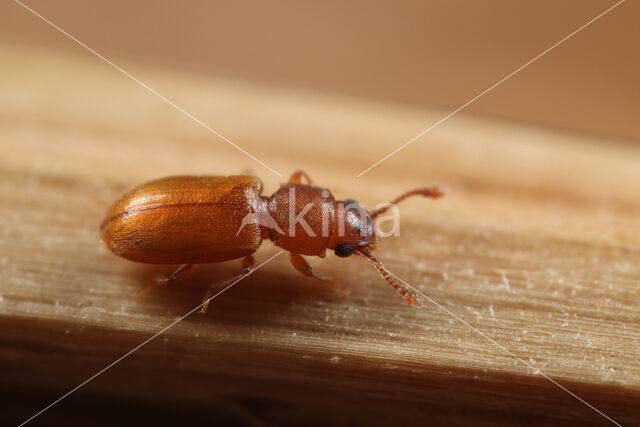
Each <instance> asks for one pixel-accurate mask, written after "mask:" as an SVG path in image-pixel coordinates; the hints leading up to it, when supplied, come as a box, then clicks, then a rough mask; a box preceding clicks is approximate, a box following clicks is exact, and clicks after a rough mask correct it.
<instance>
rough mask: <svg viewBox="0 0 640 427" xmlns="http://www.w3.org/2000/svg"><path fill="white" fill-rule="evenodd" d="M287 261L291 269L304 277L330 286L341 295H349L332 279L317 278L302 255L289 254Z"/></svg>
mask: <svg viewBox="0 0 640 427" xmlns="http://www.w3.org/2000/svg"><path fill="white" fill-rule="evenodd" d="M289 261H291V265H293V267H294V268H295V269H296V270H298V271H299V272H300V273H302V274H304V275H305V276H307V277H313V278H314V279H317V280H321V281H323V282H325V283H327V284H328V285H329V286H331V287H332V288H333V289H335V290H336V291H338V292H340V293H341V294H342V295H348V294H349V292H348V291H347V290H346V289H344V288H342V287H341V286H339V285H338V284H337V283H336V282H334V281H333V280H332V279H329V278H328V277H323V276H317V275H316V274H315V273H314V272H313V270H312V269H311V266H310V265H309V263H308V262H307V260H306V259H304V258H303V257H302V255H300V254H295V253H293V252H289Z"/></svg>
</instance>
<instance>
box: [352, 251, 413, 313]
mask: <svg viewBox="0 0 640 427" xmlns="http://www.w3.org/2000/svg"><path fill="white" fill-rule="evenodd" d="M357 252H358V253H359V254H360V255H362V256H363V257H365V258H367V259H368V260H369V262H371V264H373V265H374V267H375V268H376V269H377V270H378V272H380V274H381V275H382V277H384V280H386V281H387V282H388V283H389V284H390V285H391V286H393V289H395V290H396V291H398V293H399V294H400V296H401V297H402V298H404V299H405V301H407V302H408V303H409V304H412V305H420V301H419V300H418V296H417V295H416V293H415V292H413V291H412V290H410V289H408V288H407V287H405V286H403V285H401V284H400V283H398V282H397V281H396V280H395V279H394V278H393V277H391V274H390V273H389V272H388V271H387V269H386V268H384V265H382V263H381V262H380V261H379V260H378V258H376V257H375V256H373V254H372V253H371V251H370V250H369V249H366V248H362V249H358V251H357Z"/></svg>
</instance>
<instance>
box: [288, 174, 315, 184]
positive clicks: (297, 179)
mask: <svg viewBox="0 0 640 427" xmlns="http://www.w3.org/2000/svg"><path fill="white" fill-rule="evenodd" d="M302 178H304V179H305V180H306V181H307V184H308V185H311V178H309V175H307V173H306V172H305V171H301V170H297V171H295V172H294V173H293V174H292V175H291V178H289V184H302Z"/></svg>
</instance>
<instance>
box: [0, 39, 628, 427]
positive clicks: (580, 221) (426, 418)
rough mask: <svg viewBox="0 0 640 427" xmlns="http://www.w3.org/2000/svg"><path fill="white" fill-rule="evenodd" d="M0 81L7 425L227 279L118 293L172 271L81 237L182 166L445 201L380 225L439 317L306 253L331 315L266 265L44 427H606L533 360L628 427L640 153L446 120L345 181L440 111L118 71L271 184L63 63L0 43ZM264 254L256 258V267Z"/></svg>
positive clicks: (213, 272)
mask: <svg viewBox="0 0 640 427" xmlns="http://www.w3.org/2000/svg"><path fill="white" fill-rule="evenodd" d="M0 63H2V64H3V65H2V67H0V200H2V203H1V204H0V324H1V325H0V366H2V373H1V374H0V385H1V386H2V387H3V388H4V389H5V390H6V392H3V399H2V400H3V402H2V405H3V407H2V408H0V409H2V411H0V412H1V413H2V415H1V416H2V417H3V418H7V419H6V420H2V421H3V422H2V424H3V425H9V424H18V423H20V422H21V421H23V420H25V419H27V418H28V417H30V416H31V415H33V414H34V413H35V412H36V411H38V410H40V409H42V408H43V407H45V406H46V405H47V404H49V403H51V402H52V401H53V400H55V399H56V398H58V397H59V396H61V395H62V394H63V393H66V392H67V391H69V390H71V389H72V388H73V387H75V386H76V385H78V384H80V383H81V382H83V381H84V380H86V379H87V378H89V377H91V376H92V375H94V374H95V373H96V372H98V371H100V370H101V369H103V368H104V367H106V366H107V365H108V364H110V363H111V362H113V361H114V360H116V359H118V358H119V357H121V356H122V355H124V354H125V353H127V352H128V351H129V350H131V349H132V348H134V347H135V346H137V345H138V344H140V343H142V342H144V341H145V340H147V339H148V338H150V337H151V336H153V335H154V334H155V333H157V332H158V331H160V330H162V329H163V328H165V327H166V326H168V325H170V324H171V323H172V322H174V321H175V320H177V319H178V318H180V317H181V316H183V315H184V314H186V313H188V312H189V311H190V310H192V309H193V308H195V307H196V306H197V305H198V304H199V303H200V302H201V298H202V296H203V293H204V291H205V289H206V288H207V287H208V286H209V284H211V283H213V282H216V281H219V280H222V279H225V278H228V277H230V276H232V275H234V274H236V273H237V272H239V269H240V266H239V262H236V261H232V262H227V263H223V264H216V265H208V266H202V267H200V268H199V269H198V270H197V272H196V274H195V275H194V276H193V277H192V278H190V279H189V280H187V281H186V283H182V284H179V285H172V286H168V287H161V288H156V289H153V290H151V291H149V292H147V293H145V294H143V295H142V296H140V297H139V298H134V297H133V296H132V294H133V293H134V292H135V291H136V290H137V289H138V288H139V287H140V286H141V285H142V284H143V283H144V282H145V281H146V280H147V279H149V278H150V277H154V276H156V275H167V274H169V273H170V272H171V270H172V267H170V266H162V267H154V266H148V265H140V264H135V263H131V262H128V261H126V260H123V259H120V258H118V257H116V256H114V255H113V254H111V253H110V252H108V251H107V249H106V248H104V247H103V245H102V243H101V242H100V238H99V232H98V226H99V224H100V221H101V220H102V217H103V214H104V212H105V211H106V208H107V206H108V205H109V204H110V203H111V202H112V201H113V200H115V198H117V197H118V196H119V195H120V194H121V193H122V192H123V191H125V190H126V189H128V188H131V187H133V186H135V185H137V184H140V183H141V182H144V181H146V180H150V179H153V178H158V177H162V176H166V175H172V174H185V173H188V174H213V175H230V174H238V173H252V174H255V175H257V176H259V177H261V179H262V180H263V182H264V185H265V193H266V194H270V193H272V192H274V191H275V190H276V189H277V187H278V185H279V184H280V183H282V182H284V181H285V180H286V179H287V177H288V175H289V174H290V173H291V172H293V171H294V170H295V169H304V170H305V171H307V172H308V173H309V174H310V175H311V177H312V178H313V179H314V180H315V182H316V183H317V184H318V185H320V186H326V187H328V188H329V189H331V190H332V192H333V193H334V195H335V196H336V197H337V198H355V199H357V200H358V201H359V202H361V203H362V204H363V205H365V206H368V207H370V208H373V207H375V205H376V204H378V203H382V202H384V201H386V200H389V199H391V198H392V197H394V196H396V195H398V194H399V193H401V192H402V191H404V190H407V189H411V188H414V187H418V186H425V185H432V184H439V185H442V186H443V187H444V188H445V189H446V193H447V194H446V196H445V197H444V198H443V199H440V200H437V201H434V200H427V199H420V198H415V199H411V200H410V201H407V202H405V203H404V204H403V205H401V206H400V208H401V229H400V236H398V237H389V238H385V239H383V240H382V241H381V246H380V249H379V250H378V251H377V252H376V253H377V255H378V256H379V257H380V258H381V259H382V260H383V262H384V263H385V265H386V266H387V267H388V268H389V269H390V270H391V271H392V272H393V273H394V274H396V275H397V276H399V277H400V278H402V279H403V280H405V281H406V282H408V283H409V284H412V285H413V286H415V287H416V288H417V289H419V290H420V291H421V292H422V293H424V294H425V295H427V296H428V297H429V298H431V299H432V300H433V301H435V302H437V304H439V305H440V307H438V306H436V305H434V304H433V303H431V302H430V301H428V300H424V304H423V305H422V306H420V307H418V308H415V307H411V306H410V305H408V304H407V303H405V302H404V301H403V300H401V299H400V298H399V297H398V296H397V295H396V293H395V292H394V291H393V290H392V289H391V288H390V287H389V285H387V284H386V283H385V282H384V280H383V279H382V278H381V277H380V276H379V275H378V273H377V272H376V271H375V269H374V268H373V267H372V266H371V265H369V264H368V263H367V261H366V260H365V259H362V258H359V257H351V258H347V259H341V258H337V257H335V256H333V255H332V254H329V255H328V256H327V257H326V258H325V259H309V261H310V263H311V264H312V266H313V267H314V269H315V271H316V273H318V274H321V275H326V276H331V277H333V278H334V279H335V280H336V281H337V282H338V283H339V284H340V285H342V286H343V287H345V288H347V289H349V290H350V292H351V293H350V295H348V296H343V295H341V294H338V293H336V292H335V291H334V290H332V289H330V288H327V287H325V286H322V284H320V283H318V282H316V281H314V280H311V279H307V278H305V277H303V276H302V275H300V274H299V273H298V272H296V271H295V270H294V269H293V268H292V267H291V266H290V265H289V263H288V260H287V257H286V256H285V255H281V256H279V257H276V258H275V259H274V260H273V261H271V262H269V263H267V264H266V265H265V266H264V267H262V268H260V269H259V270H257V271H256V272H255V273H254V274H253V275H252V276H250V277H249V278H247V279H245V280H243V281H242V282H240V283H239V284H238V285H236V286H235V287H233V288H231V289H230V290H228V291H227V292H225V293H224V294H222V295H220V296H219V297H218V298H216V299H215V300H214V301H213V303H212V305H211V306H210V308H209V312H208V313H207V314H206V315H204V316H202V315H199V314H197V313H194V314H191V315H189V316H188V317H186V318H185V319H184V320H182V321H180V322H178V323H177V324H175V326H173V327H171V328H170V329H168V330H167V331H165V332H164V333H162V334H161V335H160V336H158V337H157V338H155V339H154V340H152V341H150V342H149V343H148V344H146V345H145V346H143V347H142V348H140V349H139V350H137V351H136V352H134V353H133V354H132V355H131V356H129V357H127V358H126V359H124V360H123V361H121V362H120V363H118V364H116V365H115V366H113V367H112V368H111V369H109V370H108V371H106V372H104V373H103V374H102V375H100V376H99V377H97V378H96V379H95V380H93V381H91V382H89V383H88V384H86V385H85V386H84V387H82V388H81V389H79V390H77V391H76V392H75V393H74V394H72V395H71V396H70V397H69V398H67V399H64V400H62V401H61V402H60V403H58V404H57V405H56V406H54V407H53V408H52V409H51V410H49V411H47V412H45V413H43V414H42V415H40V416H39V417H38V418H37V419H36V420H38V422H40V423H41V424H40V425H48V424H53V423H55V422H57V421H66V422H68V421H70V420H71V421H73V420H76V421H87V420H91V422H92V423H96V424H98V425H99V424H100V423H101V422H102V423H104V424H108V423H118V424H128V423H133V422H135V421H136V420H146V421H154V420H155V422H156V423H158V424H162V423H163V422H169V420H171V419H172V418H171V417H172V416H174V415H175V413H173V412H171V411H173V410H174V409H175V410H176V411H177V414H179V415H175V416H177V417H178V418H179V419H180V420H181V421H189V420H196V419H197V420H199V421H204V422H205V423H206V424H214V425H215V424H219V425H222V424H240V425H243V424H248V425H251V424H261V423H265V424H295V423H308V424H316V425H318V424H329V423H332V424H339V425H344V424H352V425H353V424H374V425H375V424H386V423H394V424H396V423H408V424H426V423H428V422H432V423H447V424H468V423H470V422H473V423H475V424H478V425H493V424H511V425H513V424H528V425H531V424H547V425H548V424H555V423H562V424H569V425H573V424H575V425H606V424H607V423H609V421H608V420H607V419H606V418H605V417H603V416H602V415H600V414H598V413H597V412H596V411H594V410H593V409H591V408H589V407H588V406H587V405H585V404H584V403H582V402H581V401H579V400H578V399H576V398H575V397H573V396H571V395H570V394H569V393H567V392H566V391H564V390H562V389H561V388H559V387H558V386H557V385H555V384H553V383H552V382H551V381H549V380H548V379H546V378H544V377H543V376H542V375H541V374H539V373H537V372H536V371H535V370H534V369H532V368H531V367H535V369H539V370H540V371H541V372H542V373H543V374H544V375H546V376H548V377H550V378H551V379H553V380H554V381H556V382H557V383H558V384H561V385H562V386H563V387H566V389H568V390H570V391H571V392H572V393H575V395H577V396H579V397H580V398H581V399H584V400H585V401H586V402H588V403H589V404H591V405H593V406H594V407H595V408H597V409H598V410H600V411H602V412H603V413H604V414H606V415H607V416H609V417H611V418H612V419H614V420H616V421H617V422H619V423H621V424H623V425H633V424H638V423H639V422H640V421H639V420H640V360H639V358H638V356H639V348H640V347H639V344H640V340H639V339H640V311H639V307H640V197H639V194H640V150H639V149H638V148H637V147H633V146H629V145H623V144H617V143H616V142H615V141H608V140H605V139H593V138H588V137H585V136H578V135H572V134H566V133H561V132H558V131H553V130H545V129H540V128H535V127H529V126H525V125H522V124H515V123H509V122H504V121H497V120H492V119H488V118H477V117H473V116H467V115H465V114H464V112H463V113H460V114H457V115H456V116H454V117H452V118H451V119H449V120H448V121H447V122H445V123H444V124H442V125H441V126H439V127H438V128H436V129H434V130H433V131H431V132H430V133H428V134H427V135H425V136H424V137H422V138H420V139H419V140H417V141H415V142H414V143H413V144H411V145H410V146H408V147H407V148H406V149H404V150H402V151H401V152H399V153H398V154H396V155H395V156H393V157H391V158H390V159H388V160H387V161H385V162H383V163H382V164H381V165H380V166H378V167H377V168H375V169H373V170H372V171H371V172H369V173H367V174H365V175H364V176H362V177H360V178H356V175H357V174H358V173H359V172H361V171H362V170H364V169H365V168H367V167H368V166H369V165H371V164H372V163H373V162H375V161H377V160H379V159H380V158H382V157H383V156H385V155H386V154H388V153H389V152H390V151H392V150H393V149H395V148H396V147H398V146H400V145H401V144H403V143H404V142H406V141H407V140H409V139H411V138H412V137H413V136H415V135H416V134H417V133H418V132H419V131H421V130H422V129H425V128H426V127H428V126H429V125H431V124H432V123H434V122H436V121H437V120H439V119H440V118H441V117H442V116H444V115H445V114H446V113H447V112H448V111H440V110H427V109H418V108H413V107H407V106H403V105H392V104H384V103H377V102H373V101H368V100H363V99H355V98H348V97H340V96H337V95H327V94H323V93H317V92H306V91H303V90H301V89H295V88H288V87H276V86H263V85H259V84H253V83H250V82H246V81H235V80H229V79H221V78H217V77H215V76H211V75H198V74H187V73H184V72H179V71H175V70H174V71H168V70H166V69H163V68H161V67H155V68H152V67H148V66H145V67H142V66H136V63H135V61H134V60H133V59H132V58H128V59H126V60H123V59H120V60H118V61H117V63H118V65H120V66H122V67H123V68H125V69H126V70H127V71H128V72H130V73H131V74H132V75H134V76H136V77H137V78H138V79H140V80H141V81H143V82H144V83H146V84H147V85H149V86H150V87H151V88H153V89H154V90H156V91H158V92H159V93H160V94H162V95H163V96H166V97H167V98H168V99H170V100H171V101H173V102H174V103H175V104H176V105H178V106H180V107H181V108H184V109H185V110H186V111H188V112H189V113H191V114H193V116H195V117H197V118H198V119H200V120H201V121H202V122H203V123H206V124H207V125H209V126H211V127H212V128H213V129H215V130H216V131H218V132H219V133H220V134H222V135H224V136H226V137H227V138H229V139H230V140H232V141H233V142H235V143H237V144H238V145H240V146H241V147H242V148H243V149H245V150H247V151H248V152H250V153H251V154H252V155H254V156H255V157H257V158H258V159H260V160H262V161H263V162H265V163H266V164H268V165H269V166H270V167H272V168H274V169H275V170H276V171H279V172H280V173H281V174H282V175H283V177H282V178H281V177H278V176H276V175H274V174H272V173H271V172H270V171H268V170H267V169H265V168H264V167H262V166H261V165H259V164H258V163H256V162H255V161H253V160H252V159H250V158H249V157H247V156H246V155H244V154H243V153H241V152H240V151H238V150H237V149H235V148H234V147H232V146H230V144H228V143H227V142H225V141H223V140H221V139H220V138H219V137H217V136H216V135H214V134H212V133H211V132H209V131H208V130H207V129H205V128H203V127H202V126H201V125H199V124H198V123H196V122H194V121H193V120H191V119H190V118H188V117H186V116H185V115H184V114H182V113H181V112H179V111H177V110H176V109H175V108H173V107H172V106H170V105H168V104H167V103H166V102H165V101H163V100H162V99H160V98H159V97H157V96H155V95H154V94H152V93H150V92H149V91H148V90H146V89H145V88H143V87H141V86H140V85H139V84H137V83H136V82H134V81H133V80H131V79H129V78H128V77H126V76H124V75H123V74H121V73H120V72H118V71H117V70H115V69H114V68H112V67H111V66H109V65H108V64H106V63H104V62H102V61H100V60H99V59H98V58H96V57H95V56H92V55H91V54H90V53H88V52H87V51H85V50H82V49H81V48H78V50H77V52H76V53H75V54H73V53H61V52H57V51H50V50H34V49H32V48H27V47H24V46H16V45H13V46H9V45H0ZM487 96H490V94H489V95H487ZM275 253H277V248H275V247H274V246H273V245H272V244H270V243H265V244H264V245H263V247H262V248H261V249H260V251H259V252H258V253H257V255H256V261H257V263H258V264H260V263H261V262H264V261H265V260H267V259H268V258H269V257H271V256H272V255H274V254H275ZM443 309H446V310H447V311H448V312H447V311H445V310H443ZM452 314H453V315H455V316H457V317H458V318H459V319H462V320H464V322H467V323H468V325H466V324H464V323H462V322H461V321H460V320H459V319H457V318H456V317H454V316H453V315H452ZM469 325H470V326H473V328H477V330H478V331H481V332H482V334H485V335H486V336H482V335H480V334H479V333H478V332H477V331H475V330H473V329H471V328H470V326H469ZM487 337H488V338H490V339H491V340H493V341H494V342H495V343H498V344H499V345H500V346H502V347H503V348H500V347H499V346H497V345H496V344H495V343H492V342H491V341H490V340H489V339H488V338H487ZM505 349H507V350H508V352H510V353H511V354H509V353H508V352H506V351H505ZM515 356H517V358H516V357H515ZM518 358H519V359H521V360H519V359H518ZM522 361H524V362H526V363H527V364H529V366H527V365H525V364H523V363H522ZM98 415H99V416H98ZM35 422H36V421H35V420H34V425H36V424H35ZM7 423H8V424H7Z"/></svg>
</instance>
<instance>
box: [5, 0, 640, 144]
mask: <svg viewBox="0 0 640 427" xmlns="http://www.w3.org/2000/svg"><path fill="white" fill-rule="evenodd" d="M25 4H27V5H29V6H30V7H32V8H33V9H35V10H36V11H38V12H39V13H41V14H42V15H43V16H44V17H46V18H48V19H50V20H51V21H52V22H54V23H56V24H57V25H59V26H60V27H61V28H63V29H64V30H66V31H68V32H69V33H71V34H72V35H74V36H76V37H77V38H78V39H80V40H81V41H83V42H85V43H86V44H87V45H89V46H91V47H93V48H95V49H96V50H98V51H99V52H101V53H104V54H105V55H107V56H108V57H109V58H111V59H113V60H114V61H116V62H117V63H118V64H120V65H122V66H124V67H125V68H126V65H127V64H131V63H133V62H140V61H144V62H151V63H154V64H157V65H158V66H162V67H173V68H190V69H194V68H195V69H197V70H200V71H201V72H203V73H215V74H218V75H231V76H235V77H242V78H249V79H258V80H263V81H268V82H273V83H276V84H286V85H296V86H302V87H308V88H315V89H318V90H323V91H325V90H326V91H332V92H342V93H349V94H355V95H358V96H365V97H373V98H382V99H387V100H393V101H398V102H410V103H417V104H420V105H430V106H431V105H434V106H444V107H447V108H450V109H454V108H457V107H458V106H460V105H461V104H463V103H465V102H466V101H468V100H469V99H471V98H473V97H474V96H476V95H477V94H479V93H480V92H482V91H483V90H485V89H486V88H488V87H489V86H491V85H492V84H494V83H495V82H497V81H498V80H500V79H502V78H503V77H505V76H506V75H507V74H509V73H510V72H512V71H513V70H515V69H516V68H518V67H520V66H521V65H523V64H524V63H526V62H527V61H529V60H530V59H532V58H533V57H535V56H536V55H538V54H539V53H541V52H542V51H544V50H545V49H547V48H548V47H550V46H551V45H553V44H554V43H556V42H557V41H559V40H560V39H562V38H563V37H565V36H567V35H568V34H570V33H571V32H573V31H575V30H576V29H577V28H579V27H580V26H582V25H583V24H585V23H586V22H588V21H589V20H591V19H592V18H594V17H595V16H597V15H598V14H600V13H601V12H603V11H604V10H606V9H607V8H609V7H611V6H612V5H613V4H615V2H613V1H603V0H580V1H577V0H576V1H562V2H557V1H506V0H486V1H428V2H424V1H417V0H410V1H403V2H392V1H386V0H385V1H376V2H367V1H364V0H357V1H350V2H341V1H324V2H313V3H312V2H300V1H294V0H277V1H272V2H261V1H255V0H243V1H235V2H219V1H216V2H206V1H191V2H177V1H155V2H125V1H121V0H118V1H113V0H110V1H106V0H99V1H92V2H85V1H72V0H61V1H56V2H47V1H42V0H37V1H36V0H28V1H26V2H25ZM0 16H1V17H2V18H0V20H1V25H0V36H1V37H2V40H4V41H5V42H8V43H16V42H17V43H27V44H38V45H46V46H51V48H52V49H66V50H73V51H76V52H79V53H81V54H86V55H90V54H89V53H88V52H86V51H85V52H82V48H80V47H79V46H77V45H76V44H74V43H73V42H72V41H71V40H69V39H68V38H66V37H65V36H63V35H62V34H60V33H58V32H56V31H55V30H53V29H52V28H51V27H49V26H48V25H46V24H45V23H44V22H42V21H41V20H39V19H38V18H36V17H35V16H33V15H32V14H31V13H29V12H28V11H26V10H25V9H24V8H22V7H21V6H20V5H18V4H17V3H14V2H12V1H8V2H3V3H2V4H1V5H0ZM639 16H640V5H639V4H638V2H633V1H626V2H625V3H623V4H621V5H620V6H619V7H618V8H616V9H615V10H613V11H612V12H610V13H609V14H607V15H605V16H604V17H602V18H601V19H600V20H598V21H597V22H595V23H593V24H592V25H590V26H589V27H588V28H586V29H585V30H584V31H581V32H580V33H578V34H577V35H575V36H574V37H573V38H571V39H570V40H568V41H567V42H566V43H564V44H562V45H561V46H559V47H557V48H556V49H554V50H553V51H551V52H550V53H548V54H547V55H545V56H544V57H542V58H541V59H540V60H538V61H536V62H535V63H533V64H532V65H530V66H529V67H527V68H526V69H524V70H523V71H522V72H520V73H518V74H517V75H516V76H514V77H513V78H512V79H510V80H508V81H507V82H505V83H504V84H502V85H500V86H499V87H498V88H496V89H495V90H493V91H491V92H490V93H488V94H487V95H486V96H484V97H482V98H481V99H480V100H478V101H477V102H475V103H474V104H472V105H471V106H470V107H469V108H468V110H470V111H473V112H475V113H481V114H491V115H496V116H501V117H507V118H512V119H518V120H523V121H527V122H532V123H537V124H541V125H545V126H553V127H558V128H562V129H567V130H570V131H577V132H583V133H588V134H594V135H600V136H606V137H611V138H614V139H619V140H625V141H634V142H636V143H637V142H639V141H640V126H638V121H637V117H638V115H639V113H640V58H639V56H638V52H639V51H638V41H639V40H640V27H639V26H638V25H637V19H638V17H639ZM96 60H97V59H96ZM428 124H429V123H425V126H427V125H428Z"/></svg>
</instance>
